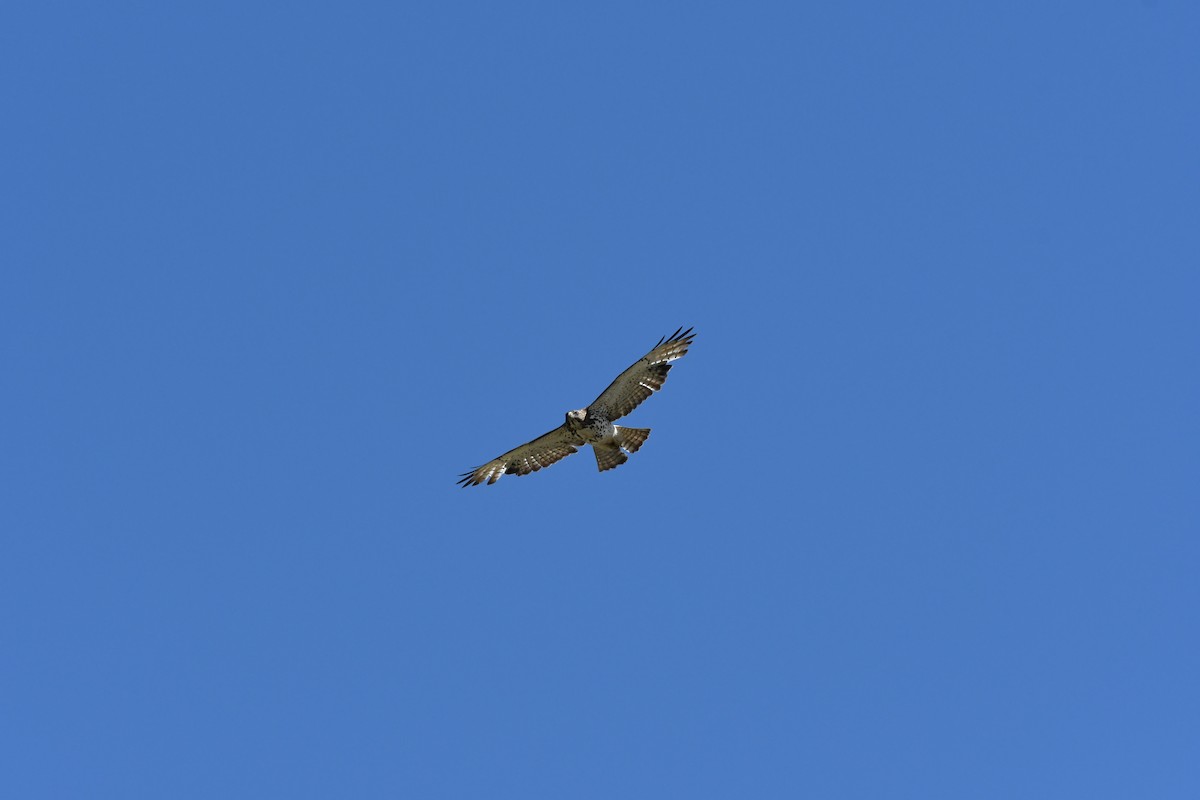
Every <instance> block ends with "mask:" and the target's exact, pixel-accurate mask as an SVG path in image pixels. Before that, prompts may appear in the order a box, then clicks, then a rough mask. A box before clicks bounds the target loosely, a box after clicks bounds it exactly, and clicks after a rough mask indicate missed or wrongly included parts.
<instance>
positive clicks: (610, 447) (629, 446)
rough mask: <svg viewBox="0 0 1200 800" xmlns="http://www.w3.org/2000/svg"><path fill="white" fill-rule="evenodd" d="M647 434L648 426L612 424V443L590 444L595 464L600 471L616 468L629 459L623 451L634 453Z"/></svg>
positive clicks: (648, 433) (648, 432)
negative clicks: (635, 426) (594, 456)
mask: <svg viewBox="0 0 1200 800" xmlns="http://www.w3.org/2000/svg"><path fill="white" fill-rule="evenodd" d="M649 436H650V429H649V428H627V427H625V426H624V425H614V426H613V443H612V444H593V445H592V452H594V453H595V454H596V466H597V467H599V468H600V471H601V472H604V471H605V470H606V469H616V468H617V467H619V466H621V465H622V464H624V463H625V462H626V461H628V460H629V456H628V455H626V453H625V451H628V452H630V453H636V452H637V451H638V448H640V447H641V446H642V445H643V444H644V443H645V441H646V439H647V438H649Z"/></svg>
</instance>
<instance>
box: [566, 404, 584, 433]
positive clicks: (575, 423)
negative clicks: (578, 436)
mask: <svg viewBox="0 0 1200 800" xmlns="http://www.w3.org/2000/svg"><path fill="white" fill-rule="evenodd" d="M586 419H587V409H586V408H580V409H578V410H576V411H568V412H567V427H568V428H573V429H579V428H582V427H583V423H584V421H585V420H586Z"/></svg>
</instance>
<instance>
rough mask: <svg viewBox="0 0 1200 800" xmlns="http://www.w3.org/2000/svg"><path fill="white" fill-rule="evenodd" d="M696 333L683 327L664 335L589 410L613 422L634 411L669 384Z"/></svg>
mask: <svg viewBox="0 0 1200 800" xmlns="http://www.w3.org/2000/svg"><path fill="white" fill-rule="evenodd" d="M695 338H696V334H694V333H692V329H691V328H688V329H687V330H686V331H685V330H684V329H683V328H680V329H679V330H677V331H675V332H674V333H672V334H671V335H670V336H664V337H663V338H662V339H659V340H658V344H656V345H655V346H654V349H652V350H651V351H650V352H649V353H647V354H646V355H645V356H643V357H642V358H640V359H638V361H637V362H636V363H635V364H634V365H633V366H632V367H630V368H629V369H627V370H625V371H624V372H622V373H621V374H620V375H618V376H617V379H616V380H615V381H613V382H612V384H611V385H610V386H609V387H608V388H607V389H605V390H604V391H603V392H601V393H600V396H599V397H597V398H596V400H595V402H593V403H592V404H591V405H590V406H588V411H589V412H590V411H602V412H603V413H604V414H605V415H606V416H607V417H608V418H609V419H610V420H614V419H620V418H621V417H623V416H625V415H626V414H628V413H629V412H630V411H633V410H634V409H635V408H637V407H638V405H639V404H640V403H641V402H642V401H643V400H645V399H646V398H647V397H649V396H650V395H652V394H654V393H655V392H657V391H658V390H659V389H661V388H662V387H663V384H664V383H666V381H667V372H669V371H670V369H671V363H670V362H672V361H674V360H675V359H677V358H682V357H683V356H684V354H686V353H687V351H688V347H689V346H691V344H692V339H695Z"/></svg>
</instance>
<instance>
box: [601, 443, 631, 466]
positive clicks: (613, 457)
mask: <svg viewBox="0 0 1200 800" xmlns="http://www.w3.org/2000/svg"><path fill="white" fill-rule="evenodd" d="M592 452H593V453H595V454H596V466H597V467H599V468H600V471H601V472H604V470H606V469H616V468H617V467H619V466H621V465H622V464H624V463H625V462H626V461H628V460H629V456H627V455H625V453H624V452H623V451H622V450H621V448H619V447H617V446H616V445H615V444H599V443H595V444H593V445H592Z"/></svg>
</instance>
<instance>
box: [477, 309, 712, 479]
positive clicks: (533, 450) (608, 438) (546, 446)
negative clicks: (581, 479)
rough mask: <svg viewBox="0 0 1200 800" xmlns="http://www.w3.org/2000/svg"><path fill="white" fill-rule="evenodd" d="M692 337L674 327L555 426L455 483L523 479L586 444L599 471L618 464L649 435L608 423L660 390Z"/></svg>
mask: <svg viewBox="0 0 1200 800" xmlns="http://www.w3.org/2000/svg"><path fill="white" fill-rule="evenodd" d="M695 336H696V335H695V334H694V333H692V329H691V328H688V329H687V330H686V331H685V330H683V329H682V328H680V329H679V330H677V331H675V333H673V334H671V335H670V336H669V337H663V338H662V339H659V341H658V344H656V345H655V346H654V348H653V349H651V350H650V352H649V353H647V354H646V355H645V356H644V357H642V358H640V359H639V360H638V361H636V362H635V363H634V364H633V366H631V367H630V368H629V369H627V370H625V371H624V372H622V373H621V374H620V375H618V376H617V379H616V380H615V381H613V382H612V383H611V384H610V385H609V387H608V388H607V389H605V390H604V391H603V392H602V393H601V394H600V396H599V397H597V398H596V399H595V401H594V402H593V403H592V404H591V405H590V406H588V407H587V408H580V409H576V410H575V411H568V412H567V414H566V420H565V421H564V422H563V424H562V425H560V426H559V427H557V428H555V429H554V430H552V431H550V432H549V433H547V434H545V435H543V436H539V437H538V438H536V439H534V440H533V441H531V442H527V443H525V444H523V445H521V446H520V447H517V448H514V449H512V450H510V451H508V452H507V453H505V454H504V455H502V456H500V457H499V458H495V459H492V460H491V461H489V462H488V463H486V464H484V465H483V466H481V467H479V468H477V469H474V470H472V471H471V472H466V473H463V475H462V476H461V478H460V480H459V481H458V482H459V483H460V484H461V485H462V486H464V487H465V486H478V485H479V484H481V483H483V482H484V481H486V482H487V483H489V484H490V483H495V482H496V481H498V480H499V479H500V476H502V475H506V474H508V473H512V474H514V475H528V474H529V473H531V472H537V471H538V470H540V469H541V468H542V467H548V466H550V465H551V464H553V463H554V462H556V461H558V460H559V459H562V458H566V457H567V456H569V455H571V453H575V452H578V448H579V447H582V446H583V445H585V444H590V445H591V446H592V450H593V451H594V452H595V454H596V466H597V467H599V469H600V471H601V472H604V471H605V470H609V469H614V468H616V467H619V466H621V465H622V464H624V463H625V462H626V461H628V460H629V455H628V454H629V453H635V452H637V450H638V448H640V447H641V446H642V444H643V443H644V442H645V441H646V438H647V437H649V436H650V429H649V428H630V427H626V426H624V425H614V424H613V422H614V421H615V420H618V419H620V418H621V417H623V416H625V415H626V414H628V413H629V412H630V411H632V410H633V409H635V408H637V406H638V405H639V404H640V403H641V402H642V401H643V400H645V399H646V398H647V397H649V396H650V395H651V394H653V393H654V392H656V391H658V390H659V389H661V388H662V386H663V383H665V382H666V380H667V372H668V371H669V370H670V369H671V363H670V362H672V361H674V360H676V359H678V358H682V357H683V356H684V355H685V354H686V353H687V351H688V347H689V346H690V345H691V343H692V339H694V338H695Z"/></svg>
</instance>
